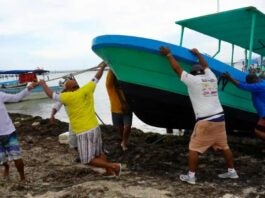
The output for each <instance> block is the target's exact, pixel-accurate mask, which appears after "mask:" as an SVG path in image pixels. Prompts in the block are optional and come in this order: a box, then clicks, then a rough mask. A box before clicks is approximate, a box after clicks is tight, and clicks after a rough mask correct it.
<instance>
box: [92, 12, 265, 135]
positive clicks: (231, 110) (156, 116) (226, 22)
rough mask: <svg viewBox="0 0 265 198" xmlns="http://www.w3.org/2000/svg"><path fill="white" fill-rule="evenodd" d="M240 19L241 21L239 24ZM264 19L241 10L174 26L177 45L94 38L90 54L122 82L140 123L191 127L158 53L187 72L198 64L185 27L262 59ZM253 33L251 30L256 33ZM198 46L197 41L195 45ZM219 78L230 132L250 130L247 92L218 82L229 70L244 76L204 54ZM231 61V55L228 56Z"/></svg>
mask: <svg viewBox="0 0 265 198" xmlns="http://www.w3.org/2000/svg"><path fill="white" fill-rule="evenodd" d="M239 21H240V22H239ZM264 21H265V16H264V14H263V13H261V12H260V11H258V10H257V9H256V8H254V7H247V8H240V9H236V10H230V11H225V12H219V13H215V14H211V15H206V16H201V17H196V18H192V19H187V20H183V21H178V22H176V23H177V24H179V25H181V26H182V33H181V39H180V40H181V41H180V45H179V46H177V45H173V44H170V43H165V42H162V41H157V40H152V39H147V38H139V37H133V36H123V35H103V36H99V37H96V38H95V39H94V40H93V45H92V49H93V51H94V52H95V53H96V54H97V55H98V56H100V57H101V58H102V59H103V60H105V61H106V62H107V63H108V65H109V66H110V68H111V69H112V70H113V71H114V73H115V75H116V76H117V78H118V80H119V81H120V83H121V86H122V88H123V91H124V92H125V96H126V98H127V100H128V102H129V104H130V105H131V107H132V110H133V112H134V113H135V115H136V116H137V117H138V118H139V119H141V120H142V121H143V122H145V123H147V124H149V125H152V126H156V127H163V128H179V129H192V128H193V126H194V123H195V118H194V113H193V109H192V106H191V102H190V100H189V97H188V93H187V89H186V86H185V85H184V84H183V83H182V82H181V81H180V80H179V78H178V77H177V75H176V74H175V73H174V71H173V70H172V69H171V66H170V65H169V63H168V61H167V60H166V58H165V57H164V56H161V55H160V53H159V47H160V46H167V47H169V48H170V49H171V52H172V54H173V56H174V57H175V58H176V59H177V60H178V61H179V62H180V64H181V65H182V66H183V68H184V69H185V70H186V71H189V70H190V67H191V65H193V64H195V63H197V60H196V58H195V56H193V55H192V54H191V53H190V51H189V49H186V48H184V47H182V40H183V33H184V28H185V27H187V28H190V29H192V30H196V31H197V32H201V33H204V34H206V35H209V36H212V37H214V38H217V39H218V40H219V41H220V42H219V49H218V51H219V50H220V46H221V45H220V43H221V40H223V41H226V42H229V43H231V44H232V52H233V49H234V45H238V46H239V47H242V48H244V49H247V50H249V52H250V53H249V57H248V58H249V60H251V53H252V52H255V53H258V54H260V55H262V56H264V55H265V28H264V27H265V23H264ZM254 30H255V31H254ZM197 42H199V41H197ZM203 56H204V58H205V59H206V60H207V62H208V63H209V65H210V67H211V69H212V70H213V72H214V73H215V74H216V76H217V77H218V78H219V90H220V91H219V96H220V100H221V103H222V105H223V108H224V111H225V117H226V125H227V129H228V130H244V131H245V130H246V131H250V130H253V129H254V126H255V124H256V121H257V119H258V117H257V115H256V111H255V109H254V107H253V105H252V101H251V97H250V93H248V92H246V91H242V90H239V89H237V88H236V87H235V86H234V85H232V84H231V83H228V82H227V81H225V80H223V79H221V78H220V76H221V74H222V73H224V72H229V73H230V74H231V75H232V76H233V77H234V78H235V79H238V80H243V81H244V80H245V76H246V73H244V72H242V71H239V70H237V69H235V68H234V67H232V66H231V65H228V64H226V63H223V62H221V61H219V60H217V59H215V58H214V57H210V56H208V55H203ZM232 62H233V53H232Z"/></svg>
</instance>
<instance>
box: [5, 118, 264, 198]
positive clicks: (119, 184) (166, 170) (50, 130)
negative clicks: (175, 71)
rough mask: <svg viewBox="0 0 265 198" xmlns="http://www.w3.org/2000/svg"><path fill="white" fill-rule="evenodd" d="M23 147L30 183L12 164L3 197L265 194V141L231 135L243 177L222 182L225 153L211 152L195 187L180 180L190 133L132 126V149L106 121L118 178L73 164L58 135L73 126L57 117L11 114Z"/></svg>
mask: <svg viewBox="0 0 265 198" xmlns="http://www.w3.org/2000/svg"><path fill="white" fill-rule="evenodd" d="M11 117H12V119H13V121H14V123H16V127H17V132H18V136H19V139H20V143H21V148H22V151H23V154H22V156H23V159H24V163H25V172H26V176H27V178H28V179H29V180H30V183H29V184H27V185H21V184H20V183H19V182H18V178H19V177H18V173H17V172H16V170H15V167H14V165H13V163H11V168H10V178H9V179H5V180H4V179H3V178H2V177H1V179H0V195H1V197H27V198H31V197H47V198H50V197H56V198H57V197H60V198H68V197H69V198H70V197H78V198H79V197H100V198H102V197H143V198H146V197H150V198H153V197H196V198H198V197H224V198H232V197H233V198H234V197H265V161H264V155H263V154H262V153H260V148H261V147H262V146H263V145H264V143H263V142H261V141H259V140H257V139H256V138H253V137H252V136H251V135H250V137H239V136H235V135H229V137H228V138H229V144H230V147H231V149H232V151H233V153H234V158H235V166H236V169H237V171H238V174H239V179H234V180H231V179H230V180H222V179H219V178H218V177H217V174H219V173H222V172H224V171H226V168H225V163H224V160H223V158H222V155H221V154H220V153H216V152H213V151H211V150H209V151H208V152H207V153H206V154H204V155H202V156H200V161H199V168H198V172H197V178H198V180H197V183H196V185H189V184H186V183H183V182H181V181H180V180H179V174H181V173H185V172H186V171H187V152H188V149H187V148H188V142H189V136H190V134H185V135H184V136H173V135H161V134H157V133H152V132H150V133H143V132H142V131H141V130H139V129H135V128H133V130H132V134H131V139H130V145H129V150H128V151H126V152H123V151H122V150H121V148H120V145H119V142H120V139H119V136H118V134H117V132H116V131H115V130H114V129H113V127H112V126H111V125H101V128H102V135H103V142H104V149H105V150H106V151H107V152H108V154H107V155H108V158H109V159H110V160H111V161H117V162H120V163H122V175H121V176H120V177H119V178H104V177H102V175H101V173H102V170H100V169H92V168H89V167H87V166H85V165H82V164H80V163H76V162H74V158H75V151H74V150H73V149H70V148H69V146H68V145H65V144H59V142H58V135H59V134H61V133H62V132H64V131H67V129H68V124H67V123H64V122H60V121H58V120H57V123H56V125H50V123H49V120H48V119H42V118H41V117H32V116H28V115H22V114H11Z"/></svg>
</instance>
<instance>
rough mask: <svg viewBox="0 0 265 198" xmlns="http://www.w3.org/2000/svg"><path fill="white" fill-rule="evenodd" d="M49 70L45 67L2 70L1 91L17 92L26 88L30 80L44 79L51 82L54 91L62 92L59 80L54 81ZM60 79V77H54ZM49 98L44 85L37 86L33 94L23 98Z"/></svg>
mask: <svg viewBox="0 0 265 198" xmlns="http://www.w3.org/2000/svg"><path fill="white" fill-rule="evenodd" d="M48 74H49V71H47V70H43V69H36V70H8V71H0V91H3V92H5V93H11V94H16V93H18V92H20V91H21V90H23V89H25V88H26V86H27V84H28V83H29V82H33V81H38V80H39V79H44V80H46V82H47V83H48V85H49V84H53V85H49V86H50V88H51V89H52V90H53V91H56V92H60V90H61V89H62V87H61V86H59V83H58V82H53V83H51V82H52V81H53V79H49V76H48ZM8 78H9V79H10V80H7V79H8ZM54 80H56V81H58V78H56V79H54ZM54 84H56V85H54ZM42 98H47V95H46V94H45V93H44V91H43V89H42V87H39V86H37V87H36V88H34V89H33V90H32V91H31V94H30V95H29V96H27V97H25V98H24V99H23V100H32V99H42Z"/></svg>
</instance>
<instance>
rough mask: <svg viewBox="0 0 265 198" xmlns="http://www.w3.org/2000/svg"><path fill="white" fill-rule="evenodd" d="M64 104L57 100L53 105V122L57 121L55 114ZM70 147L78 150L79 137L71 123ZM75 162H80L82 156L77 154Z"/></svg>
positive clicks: (51, 119)
mask: <svg viewBox="0 0 265 198" xmlns="http://www.w3.org/2000/svg"><path fill="white" fill-rule="evenodd" d="M62 106H63V104H62V103H61V102H59V101H56V102H55V103H54V105H53V107H52V113H51V117H50V121H51V124H54V123H55V114H56V113H57V112H58V111H60V109H61V108H62ZM68 131H69V138H68V139H69V147H70V148H73V149H75V150H76V151H77V152H78V149H77V137H76V135H75V134H74V133H73V131H72V128H71V125H70V124H69V129H68ZM74 161H75V162H80V158H79V156H78V154H77V157H76V158H75V160H74Z"/></svg>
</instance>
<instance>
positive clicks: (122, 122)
mask: <svg viewBox="0 0 265 198" xmlns="http://www.w3.org/2000/svg"><path fill="white" fill-rule="evenodd" d="M106 88H107V92H108V95H109V99H110V107H111V116H112V123H113V126H114V127H115V128H117V130H118V131H119V133H120V135H121V138H122V141H121V148H122V150H123V151H126V150H127V149H128V141H129V137H130V133H131V126H132V111H131V110H130V108H129V106H128V103H127V102H126V99H125V96H124V94H123V92H122V90H121V88H120V86H119V84H118V80H117V78H116V76H115V75H114V74H113V72H112V71H111V70H109V72H108V74H107V79H106Z"/></svg>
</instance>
